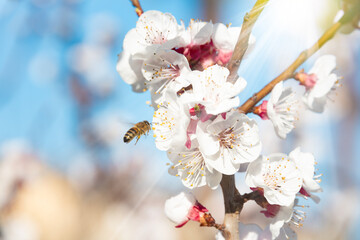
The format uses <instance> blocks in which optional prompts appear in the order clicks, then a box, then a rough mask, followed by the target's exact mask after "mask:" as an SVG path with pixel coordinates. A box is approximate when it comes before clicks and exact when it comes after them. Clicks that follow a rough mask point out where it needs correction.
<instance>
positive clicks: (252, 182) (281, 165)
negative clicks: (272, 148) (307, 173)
mask: <svg viewBox="0 0 360 240" xmlns="http://www.w3.org/2000/svg"><path fill="white" fill-rule="evenodd" d="M245 182H246V184H247V185H248V186H249V187H251V188H260V189H261V190H259V191H261V192H263V194H264V197H265V198H266V200H267V201H268V202H269V203H270V204H278V205H281V206H289V205H291V204H292V203H293V202H294V199H295V196H296V194H297V193H298V192H299V190H300V188H301V186H302V176H301V173H300V171H299V170H298V169H297V167H296V163H295V162H294V160H293V159H291V158H289V157H288V156H287V155H286V154H283V153H274V154H271V155H269V156H260V157H259V158H258V159H257V160H255V161H253V162H251V163H250V164H249V166H248V169H247V172H246V178H245Z"/></svg>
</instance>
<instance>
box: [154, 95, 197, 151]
mask: <svg viewBox="0 0 360 240" xmlns="http://www.w3.org/2000/svg"><path fill="white" fill-rule="evenodd" d="M166 100H167V101H166V102H162V103H160V104H158V105H157V107H158V110H157V111H155V113H154V116H153V121H152V129H153V131H154V137H155V144H156V147H157V148H158V149H160V150H162V151H167V150H169V149H172V148H174V147H178V146H183V145H184V144H185V142H186V137H187V135H186V128H187V126H188V124H189V122H190V115H189V110H188V109H187V108H186V105H184V104H182V102H181V101H180V100H179V99H178V97H177V95H176V93H175V92H173V91H169V92H167V94H166Z"/></svg>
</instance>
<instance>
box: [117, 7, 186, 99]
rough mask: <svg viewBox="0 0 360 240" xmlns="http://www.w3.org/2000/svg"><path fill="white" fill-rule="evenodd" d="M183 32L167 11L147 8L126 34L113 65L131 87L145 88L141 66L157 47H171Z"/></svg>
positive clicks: (143, 89)
mask: <svg viewBox="0 0 360 240" xmlns="http://www.w3.org/2000/svg"><path fill="white" fill-rule="evenodd" d="M183 31H184V27H183V26H180V25H178V24H177V22H176V19H175V18H174V16H172V15H171V14H170V13H162V12H159V11H154V10H152V11H146V12H144V13H143V14H141V16H140V17H139V20H138V22H137V24H136V28H133V29H131V30H130V31H129V32H128V33H127V34H126V36H125V38H124V42H123V49H124V50H123V52H122V53H120V54H119V59H118V63H117V66H116V69H117V71H118V72H119V74H120V76H121V78H122V79H123V80H124V81H125V82H126V83H128V84H131V85H132V86H133V90H134V91H136V92H141V91H146V90H147V87H146V84H145V78H144V76H143V75H142V72H141V67H142V65H143V62H144V60H145V59H148V58H150V57H151V55H152V54H154V52H156V51H157V49H158V48H159V47H162V48H163V49H172V48H173V47H174V46H176V45H177V44H178V41H177V40H176V39H177V38H178V37H179V36H180V35H181V34H182V32H183Z"/></svg>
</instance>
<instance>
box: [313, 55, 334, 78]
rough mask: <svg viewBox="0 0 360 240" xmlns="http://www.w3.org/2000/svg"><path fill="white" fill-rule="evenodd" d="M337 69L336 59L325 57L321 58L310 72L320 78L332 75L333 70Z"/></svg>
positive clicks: (329, 56) (331, 56)
mask: <svg viewBox="0 0 360 240" xmlns="http://www.w3.org/2000/svg"><path fill="white" fill-rule="evenodd" d="M335 67H336V58H335V56H334V55H324V56H321V57H319V58H318V59H317V60H316V61H315V64H314V66H313V68H312V69H311V70H310V71H309V73H310V74H311V73H314V74H316V75H318V76H326V75H329V74H330V73H331V71H332V70H334V68H335Z"/></svg>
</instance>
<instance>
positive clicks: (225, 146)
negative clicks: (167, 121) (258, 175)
mask: <svg viewBox="0 0 360 240" xmlns="http://www.w3.org/2000/svg"><path fill="white" fill-rule="evenodd" d="M225 117H226V119H224V116H222V115H219V116H218V117H217V118H216V119H215V120H214V121H213V122H211V123H210V124H209V125H208V126H207V127H206V128H202V127H199V128H198V131H197V134H196V135H197V139H198V141H199V149H200V151H201V152H202V153H203V155H204V158H205V161H206V163H208V164H209V165H210V166H212V167H213V168H214V169H216V170H217V171H219V172H221V173H223V174H234V173H235V172H237V171H238V170H239V168H240V164H242V163H247V162H251V161H253V160H254V159H256V158H257V157H258V156H259V154H260V151H261V142H260V139H259V129H258V126H257V124H256V122H255V121H254V120H251V119H250V118H248V117H247V116H246V115H245V114H241V113H239V112H237V111H232V112H228V113H227V114H226V116H225Z"/></svg>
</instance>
